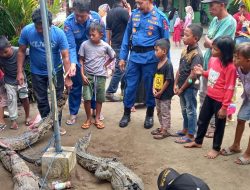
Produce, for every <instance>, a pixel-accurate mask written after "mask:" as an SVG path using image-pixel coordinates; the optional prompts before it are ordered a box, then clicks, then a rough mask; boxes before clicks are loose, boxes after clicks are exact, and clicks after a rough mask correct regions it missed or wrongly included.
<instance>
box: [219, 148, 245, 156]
mask: <svg viewBox="0 0 250 190" xmlns="http://www.w3.org/2000/svg"><path fill="white" fill-rule="evenodd" d="M238 153H241V149H240V150H237V151H235V150H230V148H229V147H226V148H223V149H221V151H220V154H221V155H223V156H230V155H233V154H238Z"/></svg>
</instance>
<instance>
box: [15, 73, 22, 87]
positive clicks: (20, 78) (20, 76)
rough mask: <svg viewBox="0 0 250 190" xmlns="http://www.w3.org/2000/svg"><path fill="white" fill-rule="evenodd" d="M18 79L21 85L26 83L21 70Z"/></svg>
mask: <svg viewBox="0 0 250 190" xmlns="http://www.w3.org/2000/svg"><path fill="white" fill-rule="evenodd" d="M16 80H17V82H18V84H19V85H20V86H22V85H23V84H24V76H23V73H22V72H20V73H17V77H16Z"/></svg>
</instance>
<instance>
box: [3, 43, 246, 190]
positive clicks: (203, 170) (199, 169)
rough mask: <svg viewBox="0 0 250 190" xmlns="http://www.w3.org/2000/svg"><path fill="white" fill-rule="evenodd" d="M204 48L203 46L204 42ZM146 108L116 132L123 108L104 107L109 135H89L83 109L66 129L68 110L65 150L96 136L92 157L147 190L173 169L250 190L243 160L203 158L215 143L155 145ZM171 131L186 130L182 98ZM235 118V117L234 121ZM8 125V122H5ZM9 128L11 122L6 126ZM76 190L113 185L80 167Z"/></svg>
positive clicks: (7, 179) (229, 131)
mask: <svg viewBox="0 0 250 190" xmlns="http://www.w3.org/2000/svg"><path fill="white" fill-rule="evenodd" d="M201 44H202V42H201ZM171 55H172V58H171V59H172V63H173V65H174V68H175V69H176V68H178V60H179V57H180V49H179V48H174V49H172V50H171ZM241 92H242V88H241V87H239V88H238V93H237V94H238V96H237V99H238V102H237V108H239V106H240V104H241V99H240V94H241ZM31 107H32V111H31V115H32V116H35V114H36V113H37V110H36V105H35V104H33V105H31ZM145 112H146V110H145V108H144V109H137V111H136V112H135V113H132V120H131V122H130V124H129V126H128V127H126V128H124V129H122V128H120V127H118V123H119V120H120V118H121V116H122V113H123V104H122V102H119V103H111V102H106V103H104V105H103V115H104V116H105V120H104V123H105V126H106V127H105V129H103V130H99V129H97V128H96V127H95V126H92V127H91V128H90V129H88V130H83V129H81V128H80V126H81V124H82V122H83V121H84V120H85V118H86V117H85V113H84V111H83V106H82V107H81V110H80V113H79V115H78V119H77V123H76V124H75V125H73V126H66V125H65V124H64V123H65V121H66V119H67V118H68V105H66V106H65V108H64V112H63V121H62V123H63V127H65V129H66V130H67V134H66V135H65V136H63V137H62V145H64V146H74V144H75V142H76V140H77V139H78V138H80V137H83V136H84V135H86V134H87V133H88V132H89V131H91V132H92V140H91V143H90V147H89V149H88V150H89V152H90V153H92V154H94V155H97V156H102V157H116V158H118V159H119V160H120V161H121V162H122V163H124V165H125V166H127V167H128V168H130V169H131V170H133V171H134V172H135V173H136V174H137V175H138V176H139V177H141V178H142V180H143V182H144V185H145V190H157V189H158V188H157V178H158V175H159V173H160V172H161V171H162V170H163V169H164V168H166V167H171V168H174V169H175V170H177V171H178V172H179V173H191V174H193V175H195V176H198V177H200V178H202V179H203V180H204V181H205V182H207V183H208V185H209V187H210V189H211V190H246V189H249V187H250V180H249V172H250V165H248V166H240V165H237V164H234V162H233V161H234V160H235V159H236V158H237V156H239V155H233V156H229V157H223V156H219V157H218V158H216V159H215V160H208V159H207V158H205V157H204V156H203V155H204V154H205V153H206V152H207V151H208V150H209V149H210V148H211V146H212V139H207V138H206V139H205V140H204V144H203V148H201V149H185V148H184V147H183V145H180V144H176V143H175V142H174V140H175V138H173V137H169V138H166V139H163V140H154V139H153V138H152V136H151V134H150V131H151V130H146V129H144V128H143V122H144V118H145ZM171 113H172V128H173V129H174V130H179V129H181V128H182V121H183V120H182V116H181V110H180V104H179V98H178V97H177V96H174V98H173V101H172V111H171ZM235 117H236V116H235ZM7 121H8V120H7ZM8 123H9V122H8ZM23 123H24V113H23V110H22V108H21V107H20V119H19V124H20V125H23ZM235 126H236V122H232V123H230V125H229V126H227V127H226V131H225V136H224V140H223V145H222V147H225V146H228V145H230V144H231V143H232V141H233V138H234V133H235ZM156 127H159V122H158V119H157V116H156V113H155V125H154V128H156ZM26 129H27V128H26V127H25V126H24V125H23V126H21V127H20V129H19V130H17V131H13V130H10V129H9V128H6V129H5V130H4V131H2V132H0V137H9V136H16V135H18V134H20V133H22V132H23V131H25V130H26ZM249 134H250V129H249V127H246V130H245V132H244V136H243V139H242V148H243V150H245V148H246V146H247V143H248V139H249ZM51 136H52V133H48V134H47V135H46V136H45V137H44V138H43V139H42V141H40V142H39V143H37V144H35V145H33V146H32V148H29V149H27V150H26V151H25V152H24V153H25V154H26V155H31V156H34V157H36V156H39V153H40V152H41V151H42V150H43V148H44V147H45V146H46V145H47V144H48V142H49V140H50V139H51ZM29 166H30V168H31V170H32V171H34V173H35V174H37V175H38V176H40V175H41V168H40V167H36V166H34V165H30V164H29ZM70 180H71V181H72V183H73V185H74V189H78V190H111V189H112V188H111V185H110V183H109V182H105V181H104V182H103V181H98V180H97V179H96V178H95V177H94V175H93V174H91V173H89V172H88V171H86V170H85V169H83V168H81V167H80V166H79V165H77V166H76V167H75V169H74V170H73V171H72V172H71V178H70ZM0 187H1V188H0V189H3V190H9V189H13V183H12V178H11V174H10V173H8V172H7V171H6V170H5V169H4V168H3V166H2V164H0Z"/></svg>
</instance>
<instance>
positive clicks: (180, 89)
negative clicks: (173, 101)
mask: <svg viewBox="0 0 250 190" xmlns="http://www.w3.org/2000/svg"><path fill="white" fill-rule="evenodd" d="M182 92H183V90H182V88H179V89H178V92H177V93H176V95H178V96H180V95H181V93H182Z"/></svg>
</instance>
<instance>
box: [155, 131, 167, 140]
mask: <svg viewBox="0 0 250 190" xmlns="http://www.w3.org/2000/svg"><path fill="white" fill-rule="evenodd" d="M170 136H171V134H169V133H168V132H165V133H160V134H157V135H154V136H153V137H154V139H157V140H160V139H164V138H166V137H170Z"/></svg>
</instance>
